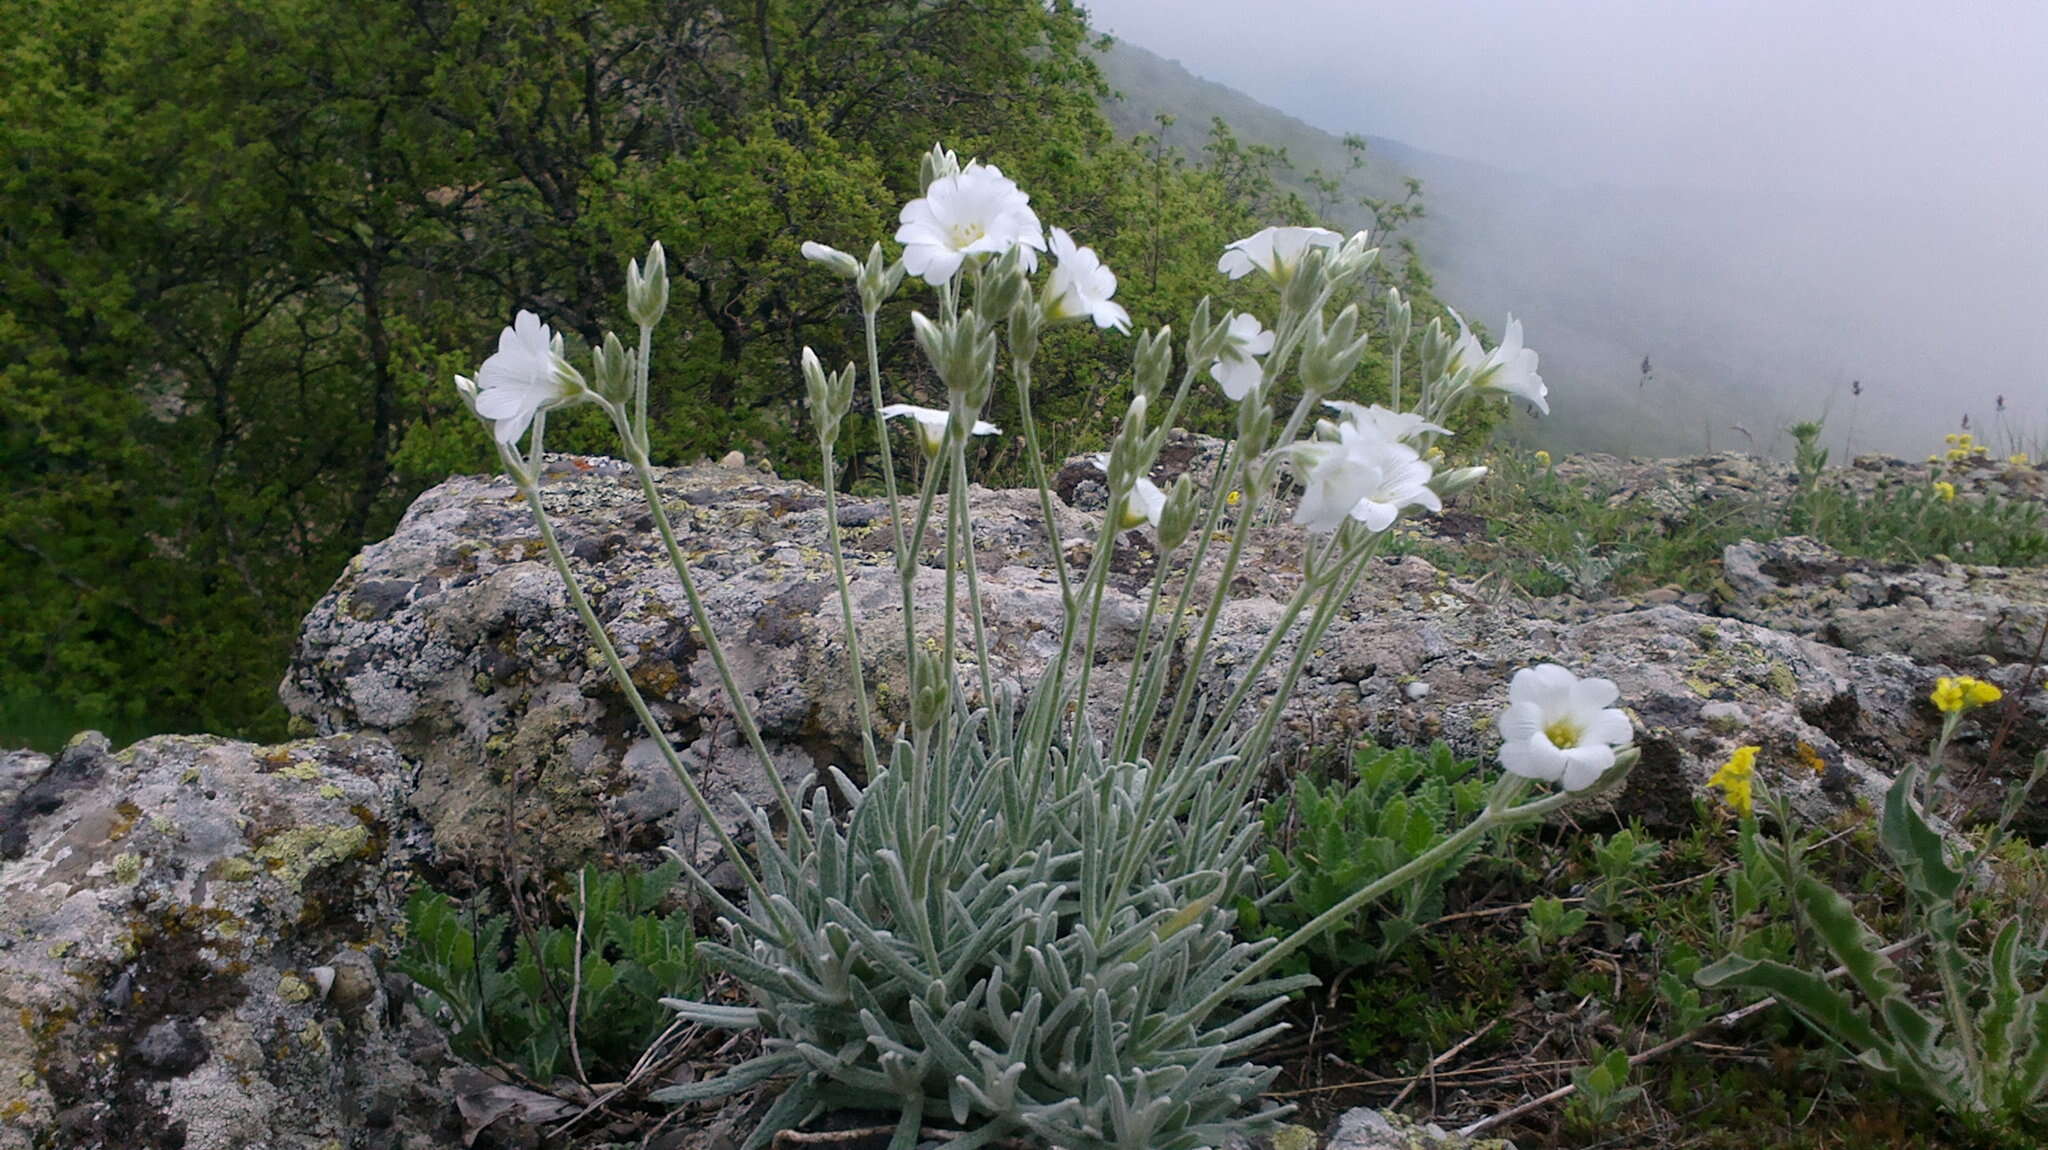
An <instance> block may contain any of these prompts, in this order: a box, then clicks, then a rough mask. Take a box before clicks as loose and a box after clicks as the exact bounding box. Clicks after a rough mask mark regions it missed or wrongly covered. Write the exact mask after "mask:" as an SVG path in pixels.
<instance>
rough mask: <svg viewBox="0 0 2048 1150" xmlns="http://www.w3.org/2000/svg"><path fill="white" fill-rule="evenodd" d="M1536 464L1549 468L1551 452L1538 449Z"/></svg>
mask: <svg viewBox="0 0 2048 1150" xmlns="http://www.w3.org/2000/svg"><path fill="white" fill-rule="evenodd" d="M1536 465H1537V466H1538V467H1542V468H1545V469H1548V468H1549V467H1550V453H1549V452H1548V451H1538V452H1537V453H1536Z"/></svg>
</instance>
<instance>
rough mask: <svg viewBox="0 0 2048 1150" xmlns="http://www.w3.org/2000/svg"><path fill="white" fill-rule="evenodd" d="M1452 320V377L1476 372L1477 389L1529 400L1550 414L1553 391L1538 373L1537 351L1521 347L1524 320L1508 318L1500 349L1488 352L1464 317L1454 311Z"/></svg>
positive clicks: (1474, 378)
mask: <svg viewBox="0 0 2048 1150" xmlns="http://www.w3.org/2000/svg"><path fill="white" fill-rule="evenodd" d="M1451 318H1452V319H1454V320H1457V321H1458V341H1457V342H1456V343H1454V344H1452V345H1451V360H1450V368H1449V370H1450V372H1451V374H1453V375H1455V374H1457V373H1458V372H1460V371H1463V370H1464V369H1466V368H1468V367H1469V368H1471V369H1472V370H1473V372H1474V373H1475V374H1474V376H1473V382H1474V383H1475V384H1476V385H1477V386H1479V387H1490V388H1493V389H1494V390H1496V391H1504V392H1507V393H1508V394H1509V395H1513V396H1517V397H1519V398H1521V399H1526V400H1528V401H1529V403H1530V404H1531V405H1533V406H1534V407H1535V408H1536V410H1538V411H1540V412H1542V413H1543V414H1545V415H1549V414H1550V400H1549V398H1548V397H1549V395H1550V388H1549V387H1547V386H1545V385H1544V383H1543V377H1542V376H1540V375H1538V374H1536V352H1535V351H1534V350H1533V349H1531V348H1526V347H1523V346H1522V321H1521V320H1518V319H1516V318H1515V317H1514V316H1513V315H1509V316H1508V322H1507V328H1506V335H1505V336H1503V337H1502V339H1501V342H1500V346H1499V347H1497V348H1494V349H1493V350H1492V351H1491V352H1488V351H1487V350H1486V349H1485V348H1484V347H1483V346H1482V345H1481V344H1480V342H1479V337H1478V336H1476V335H1473V334H1472V329H1471V328H1469V327H1467V326H1465V317H1464V316H1461V315H1459V314H1458V313H1457V312H1455V311H1453V312H1451Z"/></svg>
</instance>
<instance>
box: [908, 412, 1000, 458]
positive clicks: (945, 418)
mask: <svg viewBox="0 0 2048 1150" xmlns="http://www.w3.org/2000/svg"><path fill="white" fill-rule="evenodd" d="M899 415H901V416H907V417H909V418H910V419H912V420H914V421H915V422H916V425H917V435H918V441H919V442H920V443H922V444H923V445H924V453H925V454H926V455H927V456H937V455H938V454H939V449H940V448H941V447H944V446H945V445H946V425H947V424H948V423H951V422H952V419H953V417H952V415H951V414H950V413H949V412H946V411H942V410H940V409H938V408H936V407H919V406H918V405H916V404H914V403H892V404H890V405H888V406H887V407H884V408H883V409H882V418H883V419H895V418H896V417H897V416H899ZM1002 430H1003V429H1002V428H1000V427H997V426H996V425H995V424H993V423H990V422H989V421H987V420H985V419H977V420H975V421H974V427H973V429H972V430H970V431H969V432H968V434H969V435H1000V434H1001V433H1002Z"/></svg>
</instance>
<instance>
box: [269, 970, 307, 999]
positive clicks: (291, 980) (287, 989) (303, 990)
mask: <svg viewBox="0 0 2048 1150" xmlns="http://www.w3.org/2000/svg"><path fill="white" fill-rule="evenodd" d="M277 996H278V997H279V998H282V999H284V1000H285V1001H286V1002H307V1001H310V1000H311V999H312V997H313V986H312V984H311V983H309V982H307V981H306V980H305V979H303V978H300V977H299V976H298V975H296V974H291V973H286V974H285V975H284V976H283V977H281V978H279V979H278V980H277Z"/></svg>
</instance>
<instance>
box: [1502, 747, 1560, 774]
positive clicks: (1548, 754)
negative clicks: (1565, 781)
mask: <svg viewBox="0 0 2048 1150" xmlns="http://www.w3.org/2000/svg"><path fill="white" fill-rule="evenodd" d="M1500 765H1501V767H1502V769H1504V770H1506V771H1507V772H1508V773H1509V774H1511V775H1520V776H1522V777H1523V778H1525V779H1535V780H1536V781H1538V782H1544V783H1554V782H1556V781H1557V780H1558V779H1559V778H1561V777H1562V776H1563V775H1564V769H1565V756H1564V753H1563V752H1562V751H1559V750H1558V749H1557V748H1556V747H1553V746H1551V745H1550V744H1549V742H1547V741H1545V740H1543V739H1540V738H1538V739H1530V740H1523V741H1521V742H1514V743H1504V744H1502V745H1501V748H1500Z"/></svg>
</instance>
